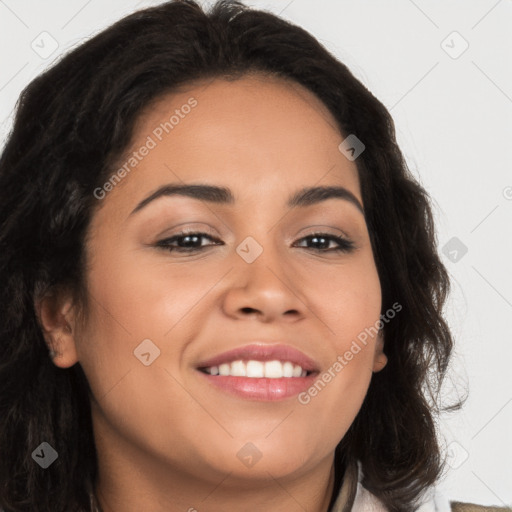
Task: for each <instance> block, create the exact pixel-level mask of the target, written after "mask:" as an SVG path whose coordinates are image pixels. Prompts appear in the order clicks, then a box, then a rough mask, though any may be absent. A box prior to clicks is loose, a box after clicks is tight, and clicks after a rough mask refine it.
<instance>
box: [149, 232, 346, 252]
mask: <svg viewBox="0 0 512 512" xmlns="http://www.w3.org/2000/svg"><path fill="white" fill-rule="evenodd" d="M193 236H196V237H201V238H209V239H210V240H213V241H217V242H218V241H219V240H218V239H216V238H214V237H212V236H210V235H208V234H207V233H202V232H190V233H188V232H182V233H177V234H176V235H174V236H172V237H170V238H166V239H164V240H160V241H159V242H157V244H156V246H157V247H159V248H162V249H165V250H167V251H169V252H172V251H176V252H181V253H192V252H197V251H201V250H203V249H204V248H205V247H212V245H209V246H201V247H189V248H185V247H176V246H172V245H171V243H172V242H174V241H177V240H180V239H182V238H186V237H193ZM312 238H325V239H327V240H330V241H335V242H336V243H337V244H339V245H338V247H335V248H334V249H317V248H314V247H313V248H311V249H312V250H313V251H317V252H345V253H350V252H352V251H353V250H354V242H352V240H349V239H347V238H341V237H338V236H334V235H330V234H328V233H311V234H310V235H308V236H305V237H303V238H301V239H300V240H307V239H312ZM214 245H220V244H214Z"/></svg>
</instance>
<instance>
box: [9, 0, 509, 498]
mask: <svg viewBox="0 0 512 512" xmlns="http://www.w3.org/2000/svg"><path fill="white" fill-rule="evenodd" d="M157 3H159V2H156V1H153V2H151V1H142V2H136V1H135V0H131V1H122V0H108V1H105V0H102V1H100V0H89V1H87V0H51V1H50V0H49V1H45V2H37V1H35V0H20V1H15V0H0V52H1V53H0V59H1V60H0V62H1V68H0V69H1V73H0V140H1V141H4V140H5V137H6V136H7V133H8V131H9V129H10V126H11V121H12V111H13V107H14V105H15V102H16V99H17V97H18V95H19V93H20V92H21V90H22V88H23V87H25V85H27V84H28V83H29V82H30V80H32V79H33V78H34V77H35V76H37V75H38V74H39V73H40V72H41V71H43V70H44V69H45V68H46V67H47V66H48V65H50V64H51V62H52V61H54V60H55V59H56V58H57V57H58V56H59V55H60V54H61V53H62V52H64V51H65V50H67V49H69V48H71V47H74V46H76V45H78V44H80V43H81V42H82V41H84V40H85V39H86V38H88V37H90V36H91V35H93V34H95V33H97V32H98V31H100V30H101V29H103V28H105V27H106V26H108V25H110V24H111V23H112V22H114V21H116V20H117V19H119V18H121V17H122V16H124V15H126V14H128V13H130V12H132V11H134V10H136V9H138V8H142V7H145V6H149V5H155V4H157ZM203 3H208V4H211V2H205V1H204V2H203ZM247 3H248V4H249V5H252V6H255V7H259V8H265V9H269V10H271V11H273V12H275V13H276V14H280V15H281V16H283V17H284V18H286V19H288V20H290V21H292V22H294V23H297V24H299V25H301V26H302V27H304V28H306V29H307V30H309V31H310V32H312V33H313V35H315V36H316V37H317V38H318V39H319V40H320V41H321V42H322V43H323V44H324V45H325V46H326V47H327V48H328V49H329V50H330V51H331V52H333V53H334V54H335V55H336V56H337V57H338V58H339V59H340V60H342V61H343V62H345V63H346V64H347V65H348V66H349V68H350V69H351V70H352V71H353V73H354V74H355V75H356V76H357V77H358V78H359V79H360V80H361V81H362V82H363V83H364V84H366V85H367V87H368V88H369V89H370V90H371V91H372V92H373V93H374V94H375V95H376V96H377V97H378V98H379V99H380V100H381V101H382V102H383V103H384V105H385V106H386V107H387V108H388V109H390V111H391V114H392V116H393V118H394V120H395V123H396V128H397V137H398V141H399V144H400V145H401V148H402V150H403V152H404V154H405V156H406V159H407V161H408V164H409V166H410V168H411V170H412V172H413V173H414V174H415V175H416V176H418V177H419V179H420V181H421V182H422V184H423V186H424V187H425V188H426V189H427V190H428V191H429V193H430V194H431V196H432V197H433V199H434V204H435V208H436V211H435V213H436V219H437V230H438V238H439V245H440V250H442V249H443V248H444V247H445V246H446V244H447V243H449V245H448V246H446V249H445V252H446V254H445V255H443V259H444V261H445V263H446V265H447V267H448V269H449V271H450V273H451V276H452V280H453V281H452V282H453V291H452V294H451V297H450V301H449V304H448V306H447V318H448V320H449V323H450V326H451V327H452V329H453V333H454V336H455V339H456V353H455V356H454V361H453V368H452V371H451V378H450V379H449V380H448V385H447V388H446V391H445V395H446V397H447V398H448V399H449V398H451V397H456V396H457V393H458V394H461V395H463V394H464V392H465V389H466V388H468V389H469V398H468V401H467V403H466V406H465V408H464V410H463V411H462V412H458V413H454V414H451V415H447V416H445V417H444V418H443V419H442V421H441V423H440V435H441V436H442V438H443V439H444V444H445V446H447V450H448V453H449V455H450V458H449V460H450V466H451V467H450V468H449V471H448V472H447V474H446V477H445V479H444V480H443V482H442V484H441V485H440V489H441V491H442V492H443V494H445V495H446V496H447V497H449V498H451V499H460V500H467V501H475V502H478V503H482V504H496V505H505V504H508V505H512V463H511V461H512V378H511V374H512V369H511V362H512V335H511V333H510V331H511V319H512V272H511V263H510V262H511V261H512V241H511V238H512V232H511V228H510V224H511V222H512V165H511V164H512V149H511V148H512V144H511V135H512V130H511V128H512V70H511V62H512V30H511V27H512V0H499V1H496V0H485V1H483V0H482V1H475V0H473V1H462V0H459V1H445V0H436V1H424V0H415V1H413V0H396V1H388V2H380V1H377V0H372V1H365V2H361V1H359V2H358V1H357V0H343V1H335V0H315V1H313V0H292V1H290V0H283V1H279V0H278V1H275V2H270V1H262V0H252V1H249V2H247ZM45 31H46V32H48V33H49V34H50V36H46V35H41V33H42V32H45ZM454 31H455V32H457V33H458V35H457V34H453V32H454ZM52 39H54V40H55V41H56V43H55V44H58V47H57V48H56V49H55V51H54V52H53V53H52V54H51V55H49V56H46V55H43V56H40V55H39V54H38V53H36V51H35V50H34V49H33V48H32V46H34V47H35V48H38V52H39V53H43V52H44V51H47V52H49V51H51V50H52V46H51V44H52ZM464 40H465V41H466V43H465V42H464ZM443 41H444V42H443ZM466 44H469V46H468V48H467V50H465V51H464V52H463V53H461V51H462V50H463V49H464V47H465V45H466ZM459 53H461V54H460V55H459ZM43 57H44V58H43ZM453 237H456V238H457V239H458V242H457V241H453V240H452V241H451V242H450V240H451V239H452V238H453ZM450 244H459V246H458V247H457V246H456V245H450ZM461 244H464V246H465V247H467V253H466V254H464V255H463V253H462V251H461V250H460V247H462V245H461ZM454 251H455V252H454Z"/></svg>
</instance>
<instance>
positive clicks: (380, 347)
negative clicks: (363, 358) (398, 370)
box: [373, 332, 388, 372]
mask: <svg viewBox="0 0 512 512" xmlns="http://www.w3.org/2000/svg"><path fill="white" fill-rule="evenodd" d="M387 363H388V358H387V356H386V354H384V336H383V334H382V332H380V333H379V337H378V338H377V343H376V345H375V356H374V359H373V372H380V371H381V370H382V369H383V368H384V367H385V366H386V364H387Z"/></svg>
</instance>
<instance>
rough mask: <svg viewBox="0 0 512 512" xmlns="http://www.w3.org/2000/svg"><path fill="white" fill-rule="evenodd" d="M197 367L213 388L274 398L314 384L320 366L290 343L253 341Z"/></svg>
mask: <svg viewBox="0 0 512 512" xmlns="http://www.w3.org/2000/svg"><path fill="white" fill-rule="evenodd" d="M197 370H199V375H201V378H203V379H206V381H207V382H208V383H209V384H210V387H211V386H213V387H214V388H215V389H218V390H221V391H222V392H226V393H228V394H230V395H232V396H235V397H237V398H243V399H245V400H259V401H274V400H282V399H285V398H290V397H293V396H296V395H297V394H299V393H300V392H301V391H304V390H305V389H307V388H308V387H309V386H311V385H312V383H313V381H314V380H315V379H316V377H317V375H318V373H319V365H318V364H317V363H316V362H315V361H313V360H312V359H311V358H310V357H308V356H306V354H304V353H303V352H301V351H299V350H297V349H295V348H293V347H291V346H289V345H283V344H275V345H268V344H261V343H260V344H258V343H252V344H250V345H246V346H244V347H240V348H236V349H233V350H230V351H227V352H223V353H222V354H218V355H217V356H215V357H212V358H210V359H207V360H204V361H201V362H200V363H199V364H198V365H197ZM280 372H281V373H280Z"/></svg>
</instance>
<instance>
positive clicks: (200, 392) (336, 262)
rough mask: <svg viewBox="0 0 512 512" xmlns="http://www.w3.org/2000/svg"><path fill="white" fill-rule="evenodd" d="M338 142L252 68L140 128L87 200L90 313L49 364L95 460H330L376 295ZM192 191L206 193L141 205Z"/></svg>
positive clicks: (305, 101)
mask: <svg viewBox="0 0 512 512" xmlns="http://www.w3.org/2000/svg"><path fill="white" fill-rule="evenodd" d="M173 116H174V117H173ZM343 138H344V137H342V136H341V135H340V133H339V131H338V130H337V128H336V123H335V121H334V118H333V117H332V115H331V114H330V113H329V112H328V110H327V109H326V108H325V106H324V105H323V104H322V103H321V102H320V101H319V100H318V99H317V98H316V97H315V96H313V95H312V94H311V93H310V92H308V91H307V90H305V89H304V88H302V87H301V86H299V85H298V84H291V83H288V82H285V81H282V80H278V79H269V78H264V77H261V76H246V77H244V78H242V79H238V80H235V81H225V80H222V79H216V80H214V81H211V82H209V83H206V82H205V83H201V84H199V85H197V86H195V85H194V86H190V87H189V88H188V89H186V90H183V91H181V92H179V93H175V94H172V95H169V96H167V97H165V98H163V99H161V100H159V101H158V102H157V103H156V104H155V105H153V106H152V107H151V108H150V109H148V110H147V111H146V113H145V114H144V115H143V116H142V117H141V118H140V121H139V123H138V125H137V129H136V132H135V136H134V139H133V141H132V146H131V148H130V151H129V152H128V155H127V156H126V158H125V160H123V161H122V162H121V163H120V164H119V166H118V167H116V169H115V170H114V172H113V174H115V172H116V171H117V169H120V168H121V167H122V166H123V165H124V164H125V163H126V166H125V167H124V169H125V172H124V173H123V172H119V173H118V174H117V175H116V176H117V178H115V179H114V180H112V182H113V183H114V184H115V185H114V186H112V185H107V186H106V187H104V189H103V190H102V191H97V196H98V197H102V199H99V202H100V203H101V208H100V209H99V210H97V212H96V213H95V215H94V217H93V220H92V223H91V225H90V230H89V240H88V245H87V258H88V263H89V267H88V273H87V286H88V292H89V295H88V297H89V311H88V315H87V318H86V323H85V329H84V330H82V331H81V332H79V333H78V332H77V331H76V328H75V331H74V332H75V333H76V334H75V336H74V347H73V350H76V358H74V360H71V359H70V358H69V357H68V359H67V360H66V358H65V357H64V358H63V362H62V363H61V364H62V366H70V365H71V364H73V363H74V362H76V361H78V362H79V363H80V364H81V366H82V367H83V369H84V372H85V374H86V376H87V379H88V381H89V383H90V387H91V390H92V393H93V396H94V400H93V402H92V414H93V424H94V431H95V436H96V442H97V446H98V454H99V457H100V461H101V460H108V459H109V458H112V459H114V458H117V460H120V459H123V458H125V459H126V461H127V463H129V461H134V460H138V463H139V464H140V465H144V464H158V465H160V466H161V467H166V468H168V469H169V470H171V471H176V472H180V474H182V475H183V474H190V475H195V476H197V477H198V478H204V479H208V480H212V481H216V482H218V481H219V480H220V477H219V475H226V474H227V473H231V476H232V477H233V478H239V479H245V478H247V479H257V478H265V477H268V473H269V472H270V473H271V474H272V475H273V476H274V477H276V478H278V477H284V476H287V475H299V474H301V473H306V472H307V471H309V470H312V469H313V468H315V467H317V466H318V465H319V464H322V463H324V464H327V463H329V464H332V457H333V452H334V449H335V447H336V445H337V444H338V443H339V441H340V440H341V439H342V438H343V436H344V435H345V433H346V431H347V429H348V428H349V426H350V424H351V423H352V421H353V420H354V418H355V416H356V414H357V412H358V410H359V409H360V406H361V404H362V402H363V398H364V396H365V394H366V391H367V389H368V386H369V382H370V379H371V376H372V372H373V371H378V370H380V369H381V368H382V367H383V366H384V364H385V362H386V360H385V356H384V355H383V354H382V340H380V339H378V338H377V337H376V336H375V337H372V336H369V337H367V341H366V344H362V343H360V342H358V345H359V350H358V351H356V350H355V349H354V341H355V340H357V337H358V336H359V335H360V334H361V333H362V332H364V331H365V329H368V328H369V327H371V326H374V325H375V323H376V322H378V320H379V316H380V312H381V289H380V283H379V279H378V275H377V270H376V266H375V262H374V258H373V254H372V249H371V245H370V240H369V235H368V230H367V226H366V223H365V219H364V216H363V213H362V211H361V210H360V208H359V207H358V206H357V203H358V202H359V203H361V202H362V200H361V191H360V187H359V181H358V175H357V170H356V165H355V162H353V161H350V160H349V159H347V158H346V157H345V156H344V154H343V153H342V152H341V151H340V150H339V149H338V146H339V144H340V143H341V142H342V140H343ZM144 148H145V149H144ZM134 152H136V154H134ZM130 158H131V160H130ZM117 182H119V183H117ZM199 184H201V185H204V186H208V187H221V188H222V189H223V192H222V193H215V194H211V195H210V196H208V195H207V194H206V193H205V192H204V191H203V192H202V196H201V197H191V196H190V195H182V194H179V193H175V194H170V193H168V194H159V195H158V197H154V198H153V199H152V200H146V199H147V198H150V197H151V196H152V195H153V194H155V192H156V191H159V190H161V187H171V186H180V187H181V186H185V185H199ZM310 187H341V188H343V189H345V191H346V192H343V191H342V190H341V192H338V195H337V196H335V195H329V194H324V195H323V196H322V195H319V194H318V193H310V194H309V195H306V196H305V197H303V196H302V192H301V191H303V189H305V188H310ZM228 189H229V195H230V196H232V200H230V201H227V200H225V199H226V195H227V192H226V191H227V190H228ZM169 190H170V189H169ZM196 190H197V189H196ZM168 192H169V191H168ZM294 197H295V198H296V199H297V197H302V200H298V201H296V204H290V201H291V199H292V198H294ZM308 199H310V200H308ZM183 230H185V231H187V232H189V233H203V235H196V236H189V237H188V238H187V237H186V235H183V236H182V238H177V239H173V237H175V236H177V235H178V234H179V233H180V232H182V231H183ZM319 233H320V234H321V235H320V236H318V234H319ZM315 234H317V236H316V237H315V236H314V235H315ZM336 237H341V238H343V239H346V240H349V241H350V242H351V244H348V245H347V243H346V242H343V241H341V242H337V241H336ZM169 239H173V240H169ZM165 240H167V241H168V242H167V245H164V243H163V241H165ZM340 247H341V249H343V250H338V251H336V248H340ZM187 249H188V250H187ZM249 345H250V346H251V347H252V348H251V347H249V348H247V346H249ZM351 347H352V348H351ZM239 349H240V350H241V352H238V353H237V352H236V351H237V350H239ZM233 351H235V352H233ZM347 352H350V353H351V354H352V357H350V358H349V356H348V354H347ZM70 353H72V352H69V351H68V355H69V354H70ZM226 353H228V354H227V355H226ZM229 353H231V354H229ZM218 356H220V357H218ZM342 360H343V361H344V362H343V363H342V362H341V361H342ZM58 361H59V360H58V359H56V364H59V362H58ZM65 361H67V362H65ZM233 361H242V362H241V363H240V362H235V363H234V364H233V365H231V363H232V362H233ZM248 361H251V362H248ZM265 361H266V363H265ZM270 361H278V362H277V363H276V362H270ZM336 362H338V365H336ZM299 366H300V368H299V369H297V368H298V367H299ZM340 366H341V369H340ZM205 367H208V368H209V369H205ZM303 370H307V371H308V374H307V376H306V377H297V376H291V377H290V376H282V377H279V375H281V374H282V373H283V372H284V375H290V374H292V375H299V374H300V375H303ZM244 371H245V372H246V373H247V372H249V376H246V377H243V376H237V375H240V373H237V372H242V374H243V372H244ZM206 372H211V374H207V373H206ZM217 372H220V373H221V374H225V373H226V372H234V373H235V375H234V376H233V375H231V376H229V375H219V374H217V375H215V374H216V373H217ZM253 372H254V373H253ZM261 372H268V373H261ZM296 372H298V373H296ZM311 372H312V373H311ZM326 374H330V376H331V378H330V379H329V378H328V377H325V375H326ZM261 375H266V376H267V377H261ZM322 376H324V379H323V386H320V385H318V386H317V387H316V388H315V386H314V384H315V382H316V381H318V380H322ZM326 381H327V382H326ZM311 389H313V391H311ZM314 389H316V393H315V391H314Z"/></svg>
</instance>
